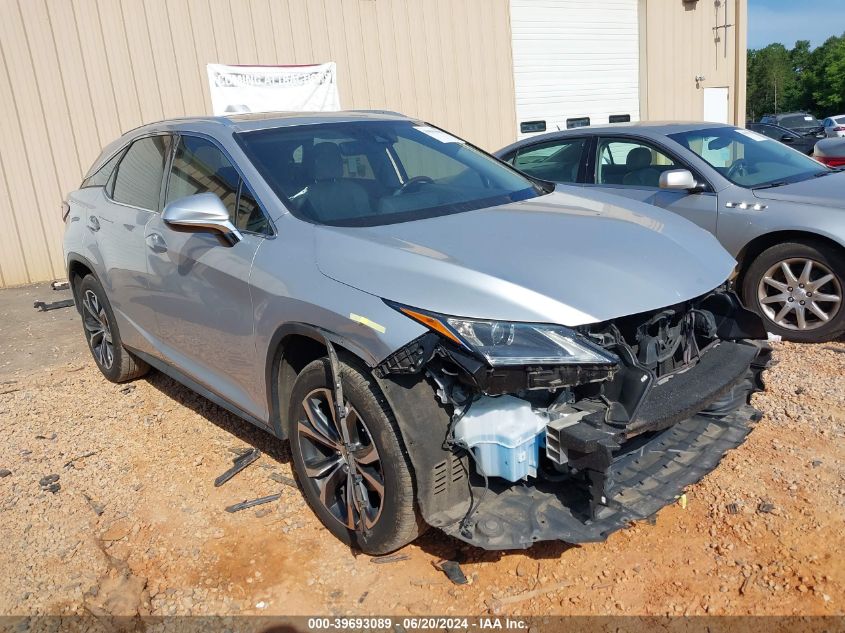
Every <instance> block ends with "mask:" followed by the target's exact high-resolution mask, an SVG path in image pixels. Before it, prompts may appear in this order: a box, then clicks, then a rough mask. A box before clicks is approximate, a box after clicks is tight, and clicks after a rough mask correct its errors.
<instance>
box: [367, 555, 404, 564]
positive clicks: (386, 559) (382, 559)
mask: <svg viewBox="0 0 845 633" xmlns="http://www.w3.org/2000/svg"><path fill="white" fill-rule="evenodd" d="M409 558H411V557H410V556H408V555H407V554H388V555H387V556H373V557H372V558H371V559H370V562H371V563H375V564H376V565H385V564H387V563H398V562H399V561H400V560H408V559H409Z"/></svg>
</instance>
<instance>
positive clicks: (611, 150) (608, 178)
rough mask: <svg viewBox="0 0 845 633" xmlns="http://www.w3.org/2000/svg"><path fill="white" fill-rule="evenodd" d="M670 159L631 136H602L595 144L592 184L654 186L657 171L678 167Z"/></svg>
mask: <svg viewBox="0 0 845 633" xmlns="http://www.w3.org/2000/svg"><path fill="white" fill-rule="evenodd" d="M678 168H679V167H678V165H677V164H676V163H675V161H674V160H672V159H671V158H669V157H668V156H667V155H666V154H664V153H663V152H661V151H660V150H659V149H657V148H656V147H654V146H653V145H650V144H648V143H643V142H641V141H637V140H635V139H602V140H601V142H600V143H599V147H598V162H597V164H596V184H600V185H628V186H630V187H657V186H659V184H660V174H662V173H663V172H664V171H669V170H671V169H678Z"/></svg>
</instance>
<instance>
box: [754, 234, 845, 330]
mask: <svg viewBox="0 0 845 633" xmlns="http://www.w3.org/2000/svg"><path fill="white" fill-rule="evenodd" d="M808 266H809V267H808ZM805 277H806V278H805ZM825 280H827V281H825ZM819 281H823V282H824V283H821V284H819ZM843 289H845V255H843V254H842V253H841V252H840V251H838V250H836V249H835V248H832V247H831V246H829V245H827V244H824V243H822V242H807V243H803V242H786V243H783V244H776V245H775V246H772V247H770V248H768V249H766V250H765V251H763V252H762V253H760V255H758V256H757V258H756V259H755V260H754V261H753V262H751V265H750V266H749V267H748V270H747V271H746V273H745V276H744V278H743V283H742V296H743V299H744V301H745V305H746V306H748V307H749V308H750V309H752V310H754V311H755V312H756V313H757V314H759V315H760V316H761V317H762V318H763V321H764V324H765V326H766V330H767V331H769V332H771V333H773V334H778V335H780V336H782V337H783V338H784V339H785V340H788V341H797V342H801V343H821V342H824V341H829V340H831V339H833V338H836V337H837V336H839V335H840V334H842V332H843V331H845V306H843V305H842V304H843V299H845V295H843ZM835 297H838V301H833V300H832V299H833V298H835ZM822 298H824V300H822ZM802 302H803V303H802ZM822 315H825V316H826V317H827V318H823V316H822Z"/></svg>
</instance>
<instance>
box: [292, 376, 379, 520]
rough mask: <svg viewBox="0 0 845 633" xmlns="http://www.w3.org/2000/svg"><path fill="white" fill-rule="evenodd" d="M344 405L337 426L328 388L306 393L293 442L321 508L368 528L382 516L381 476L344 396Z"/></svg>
mask: <svg viewBox="0 0 845 633" xmlns="http://www.w3.org/2000/svg"><path fill="white" fill-rule="evenodd" d="M346 407H347V415H346V420H345V423H344V424H341V422H340V420H338V415H337V410H336V408H335V402H334V396H333V395H332V393H331V391H330V390H329V389H328V388H320V389H315V390H314V391H312V392H310V393H309V394H308V395H307V396H305V398H304V399H303V401H302V409H301V414H300V418H299V420H298V422H297V441H298V442H299V450H300V452H301V454H302V459H303V462H304V465H305V469H304V470H305V472H304V475H305V476H306V477H308V479H309V480H310V481H311V483H313V485H314V486H315V487H316V488H317V490H318V491H319V496H320V502H321V503H322V504H323V506H324V507H325V508H326V509H327V510H328V511H329V512H330V513H331V515H332V516H333V517H334V518H335V519H337V520H338V521H339V522H340V523H341V524H343V525H344V526H345V527H347V528H348V529H350V530H360V529H362V528H364V529H367V530H369V529H371V528H372V527H373V526H374V525H375V524H376V523H377V522H378V520H379V517H380V516H381V508H382V502H383V499H384V475H383V474H382V470H381V459H380V457H379V454H378V449H377V448H376V445H375V444H374V443H373V438H372V436H371V435H370V432H369V430H368V429H367V426H366V424H365V423H364V420H362V419H361V416H360V415H359V414H358V412H357V411H356V410H355V408H354V407H352V406H351V405H350V403H349V401H348V400H347V402H346Z"/></svg>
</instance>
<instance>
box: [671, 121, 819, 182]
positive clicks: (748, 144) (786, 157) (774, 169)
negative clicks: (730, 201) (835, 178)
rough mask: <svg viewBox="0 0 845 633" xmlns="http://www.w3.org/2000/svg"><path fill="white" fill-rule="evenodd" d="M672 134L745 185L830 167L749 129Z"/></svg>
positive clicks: (801, 176) (796, 177)
mask: <svg viewBox="0 0 845 633" xmlns="http://www.w3.org/2000/svg"><path fill="white" fill-rule="evenodd" d="M669 138H671V139H673V140H674V141H676V142H677V143H679V144H681V145H683V146H684V147H687V148H689V149H690V150H691V151H693V152H695V153H696V154H698V155H699V156H701V158H703V159H704V160H705V161H707V162H708V163H709V164H710V165H711V166H712V167H713V168H714V169H716V171H718V172H719V173H721V174H722V175H723V176H725V178H727V179H728V180H730V181H731V182H733V183H734V184H737V185H740V186H743V187H760V186H764V185H771V184H777V183H786V182H798V181H800V180H805V179H807V178H810V177H811V176H813V175H815V174H818V173H821V172H823V171H826V168H825V167H823V166H822V165H820V164H819V163H817V162H816V161H814V160H813V159H812V158H809V157H807V156H804V155H803V154H801V153H799V152H796V151H795V150H793V149H791V148H789V147H787V146H786V145H783V144H782V143H778V142H776V141H773V140H771V139H769V138H766V137H765V136H763V135H761V134H757V133H756V132H750V131H748V130H740V129H737V128H732V127H717V128H711V129H704V130H695V131H692V132H682V133H679V134H670V135H669Z"/></svg>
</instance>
